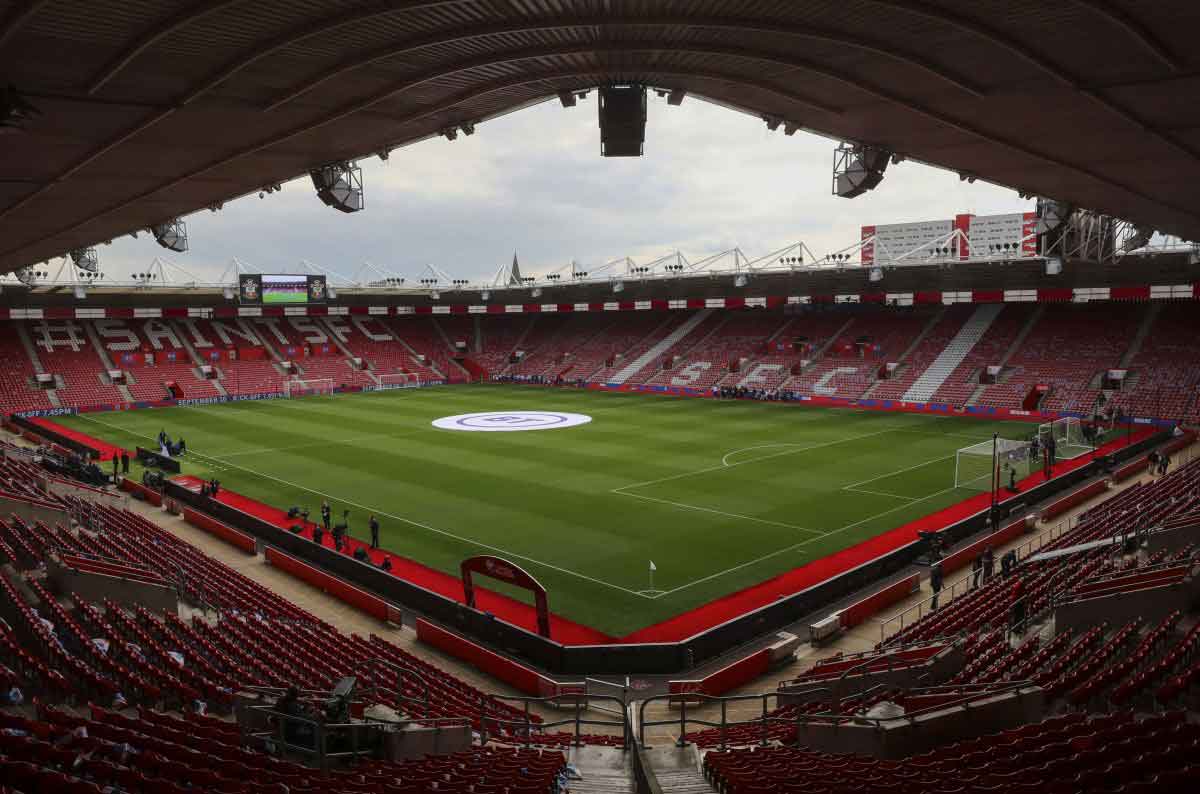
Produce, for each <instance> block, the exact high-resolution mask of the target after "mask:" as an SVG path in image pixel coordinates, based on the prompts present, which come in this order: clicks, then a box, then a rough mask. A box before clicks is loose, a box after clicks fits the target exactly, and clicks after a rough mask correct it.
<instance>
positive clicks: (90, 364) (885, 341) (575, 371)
mask: <svg viewBox="0 0 1200 794" xmlns="http://www.w3.org/2000/svg"><path fill="white" fill-rule="evenodd" d="M1149 306H1150V308H1148V306H1147V304H1140V303H1114V304H1103V305H1098V304H1083V305H1073V304H1063V305H1058V304H1038V305H1036V306H1035V305H1031V304H1021V303H1016V304H1005V305H1003V306H1001V307H1000V308H998V309H996V310H993V313H994V314H995V318H994V319H993V320H991V322H990V324H989V325H988V326H987V328H986V330H985V331H984V332H983V334H982V336H981V337H980V338H979V339H978V341H977V342H975V343H974V344H969V343H966V347H967V348H969V349H967V350H966V353H965V355H964V354H962V353H959V354H958V355H962V359H961V361H959V363H957V364H956V365H954V366H953V369H952V370H951V371H950V372H949V373H947V374H946V375H945V378H944V380H943V379H942V377H941V374H940V373H939V374H937V375H936V376H932V373H931V376H932V377H933V380H932V382H933V383H938V381H941V382H940V384H938V385H937V387H936V390H935V391H934V393H933V395H932V397H931V400H932V401H933V402H948V403H950V404H952V405H955V406H963V405H970V404H978V405H981V406H992V407H1001V408H1026V409H1028V408H1031V407H1036V408H1040V409H1042V410H1047V411H1069V412H1078V413H1088V412H1089V411H1091V410H1092V409H1093V408H1095V407H1096V406H1097V398H1098V396H1099V395H1100V393H1101V387H1102V385H1103V384H1102V383H1101V380H1102V376H1103V375H1104V374H1105V373H1106V372H1107V371H1108V370H1110V369H1121V367H1120V366H1119V365H1121V364H1122V363H1127V364H1128V366H1127V367H1126V368H1127V370H1128V373H1129V374H1128V377H1127V378H1126V380H1125V381H1124V385H1123V387H1122V388H1121V389H1119V390H1109V391H1107V392H1106V393H1107V395H1108V396H1109V397H1111V399H1112V405H1115V406H1119V407H1121V408H1122V409H1124V410H1126V411H1128V412H1129V413H1130V414H1132V415H1148V416H1153V417H1158V418H1165V419H1175V420H1184V421H1196V420H1198V419H1200V390H1198V389H1197V386H1200V375H1197V374H1196V373H1197V371H1198V370H1197V368H1196V366H1195V360H1196V358H1197V356H1200V351H1198V350H1196V349H1195V345H1194V344H1193V343H1192V342H1190V341H1189V340H1190V339H1192V337H1194V336H1195V334H1194V333H1193V331H1194V330H1195V322H1196V321H1195V319H1194V318H1193V317H1192V312H1190V311H1189V309H1190V308H1191V307H1190V304H1188V303H1170V302H1167V303H1162V304H1150V305H1149ZM705 311H707V310H691V311H674V312H669V313H667V314H663V313H662V312H651V311H644V312H586V313H562V314H558V313H552V314H538V315H533V317H532V318H531V317H530V316H527V315H520V316H518V315H506V314H505V315H496V316H492V315H479V316H472V317H467V316H449V315H442V316H433V317H409V318H396V317H393V318H387V317H382V316H366V315H357V314H356V315H331V316H327V317H324V318H307V317H304V318H294V317H270V318H261V317H259V318H240V319H238V318H227V319H222V320H211V319H201V318H186V319H174V320H161V319H145V320H143V319H127V320H113V319H104V320H95V321H92V320H70V321H53V322H51V321H28V322H25V323H23V324H20V321H7V322H5V323H4V324H3V325H2V326H0V336H2V338H0V360H3V361H5V362H7V364H8V366H9V368H10V371H12V372H15V373H19V374H20V377H17V378H11V379H8V380H6V381H5V383H4V384H3V386H0V401H3V403H4V404H5V406H6V408H7V409H8V410H9V411H10V412H16V411H32V410H39V409H42V410H45V409H49V408H53V407H57V406H58V405H64V406H68V407H85V406H90V405H114V404H120V403H122V402H127V401H131V400H132V401H141V400H148V401H153V400H159V399H164V398H165V397H166V395H167V391H166V389H165V388H164V386H163V384H164V383H166V382H168V381H170V382H174V383H175V384H176V385H177V386H178V388H179V391H178V394H181V395H182V396H183V397H184V398H204V397H215V396H218V395H220V393H221V391H222V390H223V391H225V392H226V393H229V394H235V395H247V394H257V393H264V392H277V391H280V390H281V389H282V388H283V382H284V381H285V380H287V379H288V377H289V376H287V375H285V373H284V372H282V371H281V366H280V363H281V362H282V361H287V360H291V361H293V363H294V364H295V366H296V371H295V374H294V375H293V376H291V377H296V378H303V379H330V380H332V381H333V382H334V383H335V384H337V385H344V386H349V387H371V386H374V385H376V384H377V383H378V377H379V376H381V375H386V374H399V373H411V374H414V375H415V376H416V377H417V378H419V379H420V380H421V381H423V382H428V381H433V380H441V379H444V378H446V377H447V376H449V378H450V380H452V381H462V380H467V379H468V378H471V377H482V378H494V379H502V380H518V381H521V380H537V381H540V382H549V383H553V382H556V381H558V380H563V381H569V382H582V381H592V382H609V381H611V380H613V379H615V378H618V377H619V378H621V379H622V381H623V383H624V384H627V385H641V384H648V385H651V386H667V387H670V386H674V387H688V388H692V389H698V390H702V391H707V390H710V389H712V388H714V387H716V386H720V387H722V388H728V389H732V388H734V387H743V388H747V389H758V390H788V391H789V392H793V393H796V394H802V395H816V396H826V397H843V398H858V397H864V396H866V397H872V398H878V399H900V398H903V397H906V396H908V397H909V399H913V398H912V397H911V395H908V394H907V392H909V391H910V389H912V387H913V384H914V383H917V382H918V381H921V378H922V375H923V374H926V373H927V372H929V370H930V367H931V365H934V363H935V362H938V361H939V360H940V361H942V362H944V361H945V357H943V358H941V359H939V356H941V355H942V354H943V353H944V352H945V351H946V350H947V348H948V347H949V346H950V345H951V344H959V345H963V344H964V343H963V342H961V341H959V342H955V340H956V339H958V338H959V335H958V332H959V331H960V330H962V329H964V328H965V327H966V325H967V324H969V323H970V322H974V318H975V317H976V313H977V311H978V304H968V305H957V306H949V307H944V308H943V307H937V306H915V307H891V306H876V305H857V304H850V305H823V306H819V307H808V308H806V309H805V310H803V311H799V312H792V311H788V312H782V311H774V310H765V309H740V310H727V311H712V312H710V313H703V312H705ZM1101 318H1103V319H1104V320H1105V322H1104V323H1098V321H1099V320H1100V319H1101ZM685 326H686V328H685ZM1139 327H1142V328H1143V331H1144V334H1143V333H1139ZM1089 329H1090V330H1089ZM1096 329H1098V330H1096ZM22 331H23V332H24V334H25V335H26V337H27V338H28V339H29V340H30V342H31V345H30V346H31V348H32V353H33V354H34V355H36V356H37V361H36V362H35V361H34V360H33V359H31V357H30V352H31V351H30V350H28V349H27V348H26V347H25V344H24V342H23V340H22V338H21V336H22ZM673 333H674V334H675V336H672V334H673ZM455 341H463V342H465V343H466V347H467V350H466V352H465V353H464V359H463V361H461V362H458V361H455V360H454V358H455V355H456V353H455V351H454V349H453V345H454V342H455ZM480 346H481V348H480V349H479V350H475V348H477V347H480ZM518 346H519V347H520V349H521V352H522V354H523V356H522V358H521V360H520V361H519V362H517V363H510V358H511V356H512V354H513V353H514V352H515V351H516V348H517V347H518ZM910 348H911V349H910ZM101 351H103V355H104V356H107V357H108V359H109V361H108V362H106V361H105V360H104V359H103V358H102V357H101ZM906 353H907V356H906V355H905V354H906ZM352 356H353V357H359V358H361V359H362V360H363V361H364V362H365V364H366V367H367V369H366V370H359V369H355V368H354V367H353V366H351V363H350V357H352ZM1006 357H1007V360H1006ZM950 358H951V361H954V360H957V357H956V356H951V357H950ZM1126 359H1128V361H1127V362H1126V361H1125V360H1126ZM804 362H807V364H805V368H804V370H803V371H802V372H799V371H798V370H799V367H800V366H801V365H802V364H804ZM1002 362H1003V363H1004V367H1003V369H1002V371H1001V374H1000V375H999V378H998V381H997V382H996V383H995V384H993V385H988V386H984V385H981V384H980V378H981V374H982V372H983V370H984V369H985V368H986V367H988V366H999V365H1000V364H1001V363H1002ZM201 363H209V364H212V365H213V366H215V367H216V369H217V372H218V376H219V379H218V380H216V381H213V380H206V379H204V378H202V377H200V375H199V370H198V367H199V365H200V364H201ZM888 363H895V364H898V367H897V369H896V373H895V374H894V376H893V377H891V378H880V377H879V376H880V374H881V373H883V370H884V367H885V365H887V364H888ZM464 365H469V366H471V367H473V368H474V369H475V374H474V375H472V374H471V373H468V371H467V369H466V368H464ZM110 366H111V367H112V368H114V369H122V370H124V371H125V372H127V373H128V375H129V378H128V384H127V385H125V386H121V387H117V386H114V385H113V384H112V383H110V382H109V380H108V375H107V370H108V369H109V367H110ZM938 366H940V367H944V368H947V369H948V368H949V365H946V364H945V363H941V364H938ZM39 367H41V368H42V369H43V370H44V371H48V372H51V373H52V374H54V375H55V376H57V377H58V378H59V379H60V381H61V382H62V385H61V386H60V387H59V388H57V389H54V390H42V389H38V388H36V387H35V386H34V385H33V384H34V380H35V377H36V373H37V371H38V368H39ZM941 372H944V369H943V370H941ZM921 382H923V383H928V382H930V379H929V378H926V379H925V380H924V381H921ZM1039 385H1041V386H1045V387H1047V391H1046V393H1045V394H1044V395H1043V394H1042V393H1041V392H1038V391H1037V390H1036V389H1035V387H1036V386H1039ZM929 388H932V387H929Z"/></svg>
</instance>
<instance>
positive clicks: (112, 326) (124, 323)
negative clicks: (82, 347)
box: [95, 320, 220, 400]
mask: <svg viewBox="0 0 1200 794" xmlns="http://www.w3.org/2000/svg"><path fill="white" fill-rule="evenodd" d="M95 327H96V333H97V336H98V338H99V340H100V344H101V346H102V347H103V348H104V349H105V351H106V352H107V353H108V357H109V359H110V361H111V362H112V364H113V366H114V367H116V368H118V369H122V370H124V371H125V372H126V373H127V374H128V375H129V383H128V384H127V387H126V388H128V390H129V393H130V394H131V395H132V396H133V398H134V399H135V400H162V399H164V398H165V399H170V397H169V396H168V394H169V393H168V392H167V390H166V386H165V384H166V383H168V382H174V383H176V384H177V385H178V386H179V388H180V390H181V393H182V394H183V397H184V398H188V399H195V398H204V397H216V396H217V395H219V394H220V392H219V391H217V387H216V386H215V385H213V383H212V381H210V380H206V379H204V378H201V377H199V376H198V374H197V372H198V371H197V364H196V362H195V361H193V360H192V355H191V353H190V352H189V351H188V349H187V348H186V347H184V346H183V343H182V342H181V341H180V338H179V334H178V332H177V331H176V330H175V329H174V328H173V327H172V326H170V325H169V324H167V323H166V322H165V321H163V320H97V321H95Z"/></svg>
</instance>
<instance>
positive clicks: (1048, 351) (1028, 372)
mask: <svg viewBox="0 0 1200 794" xmlns="http://www.w3.org/2000/svg"><path fill="white" fill-rule="evenodd" d="M1145 311H1146V307H1145V305H1144V304H1137V303H1132V304H1122V303H1105V304H1081V305H1073V304H1067V305H1064V306H1055V307H1053V308H1052V309H1048V310H1047V311H1046V312H1045V313H1044V314H1043V315H1042V316H1041V318H1040V319H1039V320H1038V321H1037V324H1036V325H1035V326H1034V327H1033V330H1032V331H1031V332H1030V333H1029V335H1028V336H1027V337H1026V338H1025V341H1024V342H1023V343H1022V344H1021V347H1020V349H1018V350H1017V351H1016V352H1015V353H1014V354H1013V356H1012V358H1010V359H1009V362H1008V365H1007V366H1006V367H1005V369H1004V371H1003V372H1002V373H1001V375H1000V379H999V382H997V383H996V384H995V385H993V386H989V387H987V388H986V389H984V391H983V394H981V395H980V396H979V398H978V401H977V402H978V403H979V404H980V405H993V406H1000V407H1005V408H1022V407H1024V408H1042V409H1044V410H1051V411H1078V412H1081V413H1085V414H1090V413H1091V411H1092V410H1093V409H1094V408H1095V404H1096V397H1097V396H1098V395H1099V394H1100V383H1099V379H1100V377H1101V375H1102V373H1103V372H1104V371H1105V370H1108V369H1114V368H1116V366H1117V365H1118V364H1119V363H1120V361H1121V357H1122V356H1123V355H1124V354H1125V351H1126V350H1127V349H1128V347H1129V344H1130V341H1131V340H1132V339H1133V337H1134V334H1135V332H1136V330H1137V327H1138V324H1139V322H1141V320H1142V319H1143V314H1144V312H1145ZM1039 385H1041V386H1046V387H1048V391H1047V393H1046V395H1045V396H1044V397H1042V398H1041V399H1036V398H1032V399H1031V395H1033V394H1034V391H1035V387H1037V386H1039Z"/></svg>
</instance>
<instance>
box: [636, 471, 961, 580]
mask: <svg viewBox="0 0 1200 794" xmlns="http://www.w3.org/2000/svg"><path fill="white" fill-rule="evenodd" d="M953 490H954V488H946V489H945V490H942V491H937V492H936V493H931V494H929V495H928V496H922V497H921V498H919V499H914V500H912V501H911V502H906V503H905V504H902V505H899V506H897V507H893V508H891V509H890V510H884V511H883V512H882V513H876V514H875V515H873V516H868V517H867V518H864V519H862V520H861V521H855V522H854V523H853V524H847V525H846V526H844V527H839V528H838V529H834V530H831V531H829V532H826V533H825V534H824V535H818V536H817V537H815V538H809V539H808V540H802V541H800V542H799V543H793V544H792V545H791V546H788V547H787V548H783V549H779V550H778V551H773V552H771V553H770V554H764V555H763V556H761V557H757V558H755V559H753V560H749V561H748V562H743V563H741V564H740V565H735V566H733V567H732V568H727V569H725V570H724V571H718V572H717V573H713V574H709V575H708V576H705V577H704V578H702V579H697V580H696V581H694V582H688V583H687V584H684V585H680V586H679V587H676V588H674V589H672V590H667V591H665V592H664V593H663V594H662V595H661V596H655V598H663V597H665V596H669V595H673V594H675V593H678V592H680V591H681V590H686V589H688V588H689V587H694V586H696V585H698V584H703V583H704V582H709V581H712V580H713V579H717V578H719V577H721V576H724V575H726V574H729V573H734V572H735V571H740V570H742V569H743V568H748V567H750V566H751V565H757V564H758V563H760V562H763V561H765V560H769V559H771V558H772V557H778V556H779V555H780V554H786V553H788V552H789V551H795V550H796V549H799V548H801V547H803V546H807V545H808V544H810V543H816V542H817V541H818V540H823V539H825V538H828V537H832V536H834V535H837V534H839V533H841V532H845V531H846V530H848V529H853V528H854V527H858V526H862V525H863V524H865V523H867V522H868V521H874V520H875V519H876V518H882V517H883V516H886V515H888V514H890V513H894V512H896V511H897V510H903V509H904V508H906V507H912V506H913V505H915V504H917V503H918V502H924V501H926V500H928V499H932V498H934V497H935V496H941V495H942V494H944V493H949V492H950V491H953ZM631 495H632V494H631Z"/></svg>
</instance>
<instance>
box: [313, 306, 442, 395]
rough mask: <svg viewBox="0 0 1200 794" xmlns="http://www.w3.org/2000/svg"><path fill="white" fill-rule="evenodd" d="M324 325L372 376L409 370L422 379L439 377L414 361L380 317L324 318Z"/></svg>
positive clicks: (412, 356) (428, 368)
mask: <svg viewBox="0 0 1200 794" xmlns="http://www.w3.org/2000/svg"><path fill="white" fill-rule="evenodd" d="M325 325H326V326H327V327H328V328H329V331H330V333H331V334H332V335H333V336H335V337H336V338H337V339H338V341H340V342H341V343H342V344H344V345H345V346H346V349H347V350H349V351H350V352H351V353H352V354H353V355H355V356H357V357H359V358H361V359H362V360H363V361H364V362H366V364H367V366H368V367H369V368H370V370H371V372H373V373H374V374H375V375H394V374H402V373H413V374H415V375H417V376H418V377H419V378H420V379H421V380H423V381H429V380H434V379H436V378H437V377H439V376H438V375H437V373H435V372H434V371H433V370H432V369H431V368H430V367H429V366H428V365H426V364H422V363H421V362H419V361H417V359H416V356H415V355H414V354H413V352H412V351H411V350H410V349H409V348H408V347H407V346H406V345H404V344H402V343H401V342H400V341H399V340H398V338H397V337H396V335H395V334H394V333H393V332H392V330H391V329H390V328H389V327H388V325H387V323H385V322H384V321H383V319H382V318H379V317H363V316H361V315H351V316H349V317H327V318H325Z"/></svg>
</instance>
